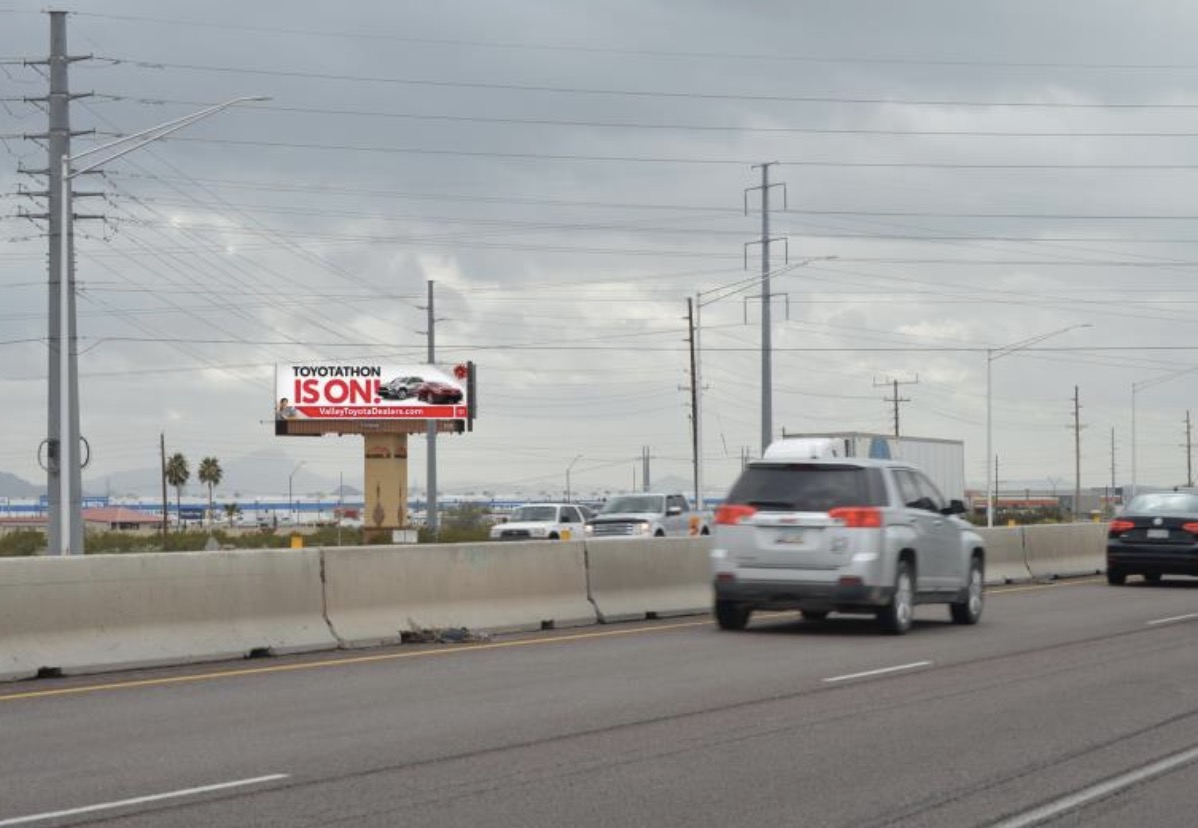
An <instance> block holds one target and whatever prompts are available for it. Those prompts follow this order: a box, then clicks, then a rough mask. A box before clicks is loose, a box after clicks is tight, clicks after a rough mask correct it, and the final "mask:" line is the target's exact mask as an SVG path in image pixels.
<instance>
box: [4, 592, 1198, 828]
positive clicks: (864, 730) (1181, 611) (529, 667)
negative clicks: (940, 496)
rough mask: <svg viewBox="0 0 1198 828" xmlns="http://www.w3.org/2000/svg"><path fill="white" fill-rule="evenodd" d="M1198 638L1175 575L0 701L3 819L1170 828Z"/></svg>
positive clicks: (336, 659)
mask: <svg viewBox="0 0 1198 828" xmlns="http://www.w3.org/2000/svg"><path fill="white" fill-rule="evenodd" d="M834 618H835V616H834ZM1196 632H1198V580H1194V581H1188V580H1185V579H1177V580H1176V581H1166V583H1165V584H1164V585H1163V586H1161V587H1158V588H1152V587H1147V586H1144V585H1141V584H1140V583H1138V581H1137V582H1135V583H1129V585H1128V586H1126V587H1123V588H1112V587H1108V586H1107V585H1106V584H1105V582H1103V581H1100V580H1098V579H1094V578H1088V579H1082V580H1075V581H1061V582H1056V583H1052V584H1042V585H1031V584H1029V585H1021V586H1011V587H999V588H994V589H991V590H989V592H988V594H987V607H986V614H985V617H984V618H983V620H982V623H981V624H980V625H978V626H977V627H957V626H953V625H952V624H950V623H948V614H947V611H946V610H945V608H944V607H942V606H931V607H920V608H919V612H918V613H917V625H916V628H915V629H914V630H913V631H912V632H911V634H910V635H907V636H905V637H899V638H894V637H887V636H883V635H880V634H878V633H877V631H876V628H875V627H874V625H873V624H872V622H871V621H870V620H868V619H864V618H841V619H836V620H830V621H829V622H827V623H809V622H803V621H801V620H799V619H798V617H797V616H796V615H793V614H779V615H774V616H764V617H760V616H759V617H755V618H754V621H753V624H752V625H751V627H750V628H749V630H748V631H746V632H744V633H726V632H720V631H718V630H717V629H715V627H714V625H713V624H712V623H711V622H710V621H709V620H708V619H707V618H704V617H693V616H692V617H682V618H672V619H663V620H659V621H648V622H641V623H636V624H620V625H610V626H598V627H583V628H576V629H559V630H547V631H544V632H541V633H537V634H530V635H522V636H502V637H497V638H495V639H493V640H492V641H490V642H489V643H483V644H450V645H423V644H422V645H405V646H403V647H397V648H390V649H374V650H358V651H350V652H330V653H316V654H308V655H305V656H297V657H287V658H271V659H255V660H248V661H240V662H236V663H222V664H216V665H212V664H209V665H193V666H190V667H186V668H175V669H163V670H147V671H139V672H128V673H114V674H107V675H103V676H89V677H76V678H71V679H59V680H42V681H36V682H22V683H11V684H4V685H0V746H2V747H0V828H5V826H14V825H32V826H51V828H53V826H64V825H104V826H121V827H122V828H125V827H126V826H128V827H129V828H132V826H147V827H148V826H155V828H161V826H324V825H352V826H407V825H411V826H462V827H463V828H465V827H466V826H470V828H478V826H522V827H524V828H526V827H527V826H624V825H629V826H636V825H647V826H657V827H660V828H668V827H669V826H687V828H695V827H696V826H721V827H723V826H741V825H787V826H837V827H839V826H845V828H847V827H848V826H852V828H881V826H888V827H889V826H894V827H895V828H901V827H903V826H953V828H968V827H969V826H1002V827H1003V828H1022V826H1029V825H1041V824H1052V825H1054V826H1087V828H1095V827H1097V828H1114V826H1129V825H1137V826H1140V825H1143V826H1160V827H1161V828H1169V826H1177V828H1183V826H1184V827H1185V828H1190V827H1191V826H1193V825H1194V823H1195V817H1194V814H1195V810H1196V806H1198V646H1196V645H1195V633H1196Z"/></svg>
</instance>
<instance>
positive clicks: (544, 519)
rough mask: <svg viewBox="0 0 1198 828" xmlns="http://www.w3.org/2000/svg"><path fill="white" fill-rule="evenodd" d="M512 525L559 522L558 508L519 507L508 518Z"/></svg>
mask: <svg viewBox="0 0 1198 828" xmlns="http://www.w3.org/2000/svg"><path fill="white" fill-rule="evenodd" d="M508 520H509V521H511V522H512V523H552V522H553V521H555V520H557V507H556V506H519V507H517V508H515V509H513V510H512V516H511V517H510V518H508Z"/></svg>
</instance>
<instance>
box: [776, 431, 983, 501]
mask: <svg viewBox="0 0 1198 828" xmlns="http://www.w3.org/2000/svg"><path fill="white" fill-rule="evenodd" d="M783 439H784V440H800V439H803V440H828V441H830V442H831V444H832V450H833V452H834V453H835V454H837V455H839V456H841V457H873V458H875V459H879V460H886V459H891V460H905V461H907V462H908V463H910V464H911V465H913V466H915V467H916V468H918V469H919V470H920V471H922V472H923V473H924V474H926V475H927V476H928V477H930V478H931V479H932V482H933V483H935V484H936V488H938V489H940V493H941V494H943V495H944V496H945V497H946V498H948V499H950V500H964V499H965V443H964V442H963V441H961V440H943V439H940V438H937V437H907V436H903V437H895V436H894V435H893V434H867V433H865V432H860V431H841V432H830V433H824V434H784V435H783Z"/></svg>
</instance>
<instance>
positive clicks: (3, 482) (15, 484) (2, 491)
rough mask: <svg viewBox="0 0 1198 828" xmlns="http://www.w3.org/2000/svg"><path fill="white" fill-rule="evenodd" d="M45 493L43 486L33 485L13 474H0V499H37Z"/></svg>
mask: <svg viewBox="0 0 1198 828" xmlns="http://www.w3.org/2000/svg"><path fill="white" fill-rule="evenodd" d="M45 493H46V487H45V486H44V485H35V484H33V483H30V482H29V481H27V480H22V479H21V478H19V477H17V476H16V475H15V474H9V473H8V472H0V497H39V496H41V495H43V494H45Z"/></svg>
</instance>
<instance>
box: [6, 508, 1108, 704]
mask: <svg viewBox="0 0 1198 828" xmlns="http://www.w3.org/2000/svg"><path fill="white" fill-rule="evenodd" d="M1105 532H1106V527H1105V525H1103V524H1073V525H1062V526H1030V527H1013V528H1007V527H1002V528H996V529H984V530H981V532H980V534H981V535H982V536H983V538H984V539H985V541H986V547H987V582H988V583H1002V582H1012V581H1021V580H1029V579H1031V578H1052V577H1065V576H1071V575H1082V574H1088V573H1094V572H1100V571H1102V569H1103V568H1104V565H1105V562H1104V543H1103V539H1104V537H1105ZM709 546H710V538H655V539H645V540H615V539H605V540H592V541H586V542H583V541H567V542H561V543H555V542H528V543H480V544H455V545H436V546H434V545H427V546H416V547H413V546H396V547H352V548H348V547H347V548H335V549H302V550H267V551H245V550H243V551H232V552H188V553H178V552H177V553H168V554H161V553H158V554H145V555H135V554H131V555H89V556H85V557H77V558H9V559H0V680H11V679H21V678H29V677H32V676H37V675H59V674H62V675H65V674H78V673H87V672H100V671H104V670H116V669H124V668H129V667H144V666H153V665H165V664H180V663H186V662H195V661H214V660H222V659H229V658H243V657H250V656H255V655H269V654H273V653H288V652H302V651H313V650H322V649H332V648H336V647H359V646H370V645H376V644H385V643H394V642H398V641H401V640H402V639H403V636H404V633H405V632H409V631H422V630H429V629H433V630H436V629H442V630H444V629H450V628H460V627H466V628H469V629H470V630H472V631H512V630H536V629H545V628H550V627H568V626H580V625H587V624H594V623H607V622H612V621H624V620H632V619H642V618H653V617H664V616H669V615H685V614H699V613H706V612H708V610H709V607H710V601H711V575H710V570H709V563H708V549H709Z"/></svg>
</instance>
